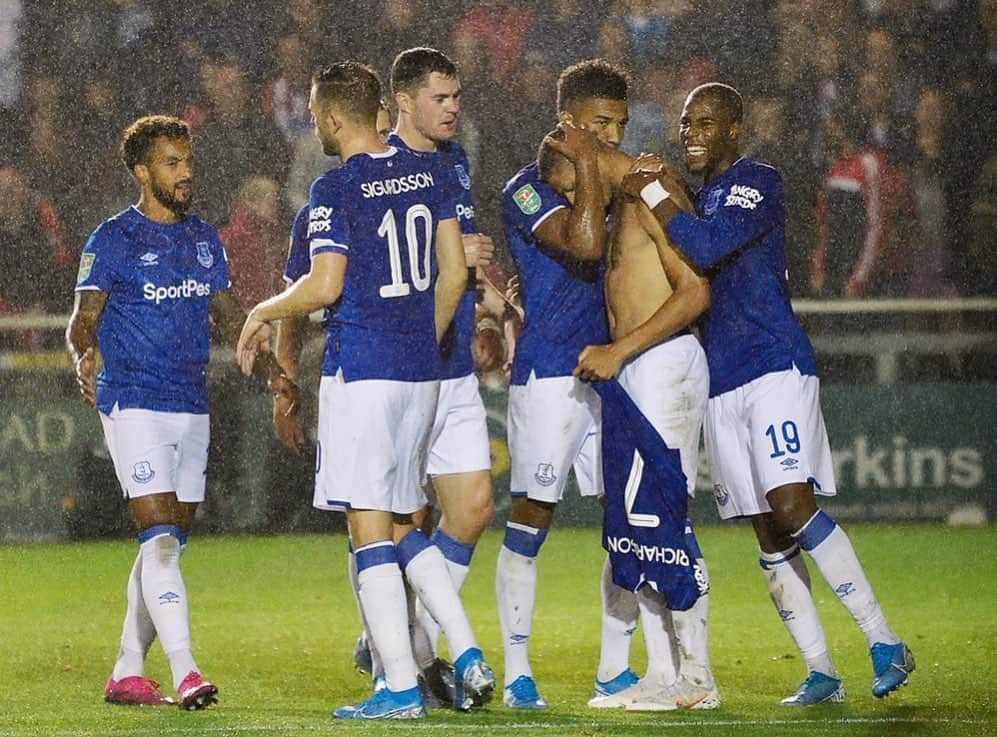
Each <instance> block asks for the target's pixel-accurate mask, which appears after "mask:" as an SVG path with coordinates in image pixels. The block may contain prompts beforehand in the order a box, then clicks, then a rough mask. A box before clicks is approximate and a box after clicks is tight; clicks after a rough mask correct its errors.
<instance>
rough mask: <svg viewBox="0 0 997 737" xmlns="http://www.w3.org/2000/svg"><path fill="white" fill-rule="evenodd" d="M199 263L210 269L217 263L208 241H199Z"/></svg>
mask: <svg viewBox="0 0 997 737" xmlns="http://www.w3.org/2000/svg"><path fill="white" fill-rule="evenodd" d="M196 245H197V263H199V264H201V266H203V267H204V268H206V269H210V268H211V267H212V266H213V265H214V263H215V257H214V256H212V255H211V248H210V247H209V246H208V242H207V241H198V242H197V244H196Z"/></svg>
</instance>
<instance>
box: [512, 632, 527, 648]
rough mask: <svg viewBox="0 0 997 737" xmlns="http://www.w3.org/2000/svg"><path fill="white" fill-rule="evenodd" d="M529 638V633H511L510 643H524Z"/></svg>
mask: <svg viewBox="0 0 997 737" xmlns="http://www.w3.org/2000/svg"><path fill="white" fill-rule="evenodd" d="M529 639H530V636H529V635H515V634H514V635H509V644H510V645H522V644H523V643H525V642H526V641H527V640H529Z"/></svg>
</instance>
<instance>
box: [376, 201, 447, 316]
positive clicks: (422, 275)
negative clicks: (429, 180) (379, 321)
mask: <svg viewBox="0 0 997 737" xmlns="http://www.w3.org/2000/svg"><path fill="white" fill-rule="evenodd" d="M420 225H421V226H422V227H421V228H420ZM420 231H421V232H420ZM377 234H378V235H379V236H381V237H382V238H384V239H385V240H386V241H387V242H388V258H389V261H390V264H391V283H390V284H385V285H384V286H382V287H381V289H380V291H379V294H380V295H381V296H382V297H384V298H389V297H406V296H408V294H409V293H410V292H411V291H412V290H411V287H410V286H409V283H408V282H406V281H405V276H404V275H403V274H402V254H401V248H400V244H399V242H398V223H397V222H396V220H395V213H394V211H393V210H388V211H387V212H385V213H384V217H383V218H381V225H380V227H378V229H377ZM432 243H433V215H432V213H431V212H430V211H429V208H428V207H426V206H425V205H423V204H421V203H420V204H416V205H412V207H410V208H409V209H408V210H407V211H406V213H405V245H406V246H407V249H408V267H409V268H408V270H409V278H410V279H411V282H412V286H414V287H415V288H416V291H418V292H425V291H426V290H427V289H429V285H430V282H431V281H432V280H431V273H430V272H431V267H430V252H429V249H430V247H431V246H432Z"/></svg>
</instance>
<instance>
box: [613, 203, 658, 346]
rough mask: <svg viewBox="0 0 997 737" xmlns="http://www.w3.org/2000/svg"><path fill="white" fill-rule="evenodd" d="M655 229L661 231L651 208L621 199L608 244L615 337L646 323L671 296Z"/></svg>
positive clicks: (615, 204) (614, 212)
mask: <svg viewBox="0 0 997 737" xmlns="http://www.w3.org/2000/svg"><path fill="white" fill-rule="evenodd" d="M651 229H657V230H658V231H659V232H660V230H661V228H660V226H659V225H658V223H657V221H656V220H655V219H654V216H653V215H651V213H650V212H648V210H647V208H646V207H644V206H643V205H641V204H640V203H638V202H636V201H634V200H625V199H623V198H617V200H616V201H615V202H614V203H613V209H612V214H611V216H610V233H609V239H608V244H607V247H606V309H607V311H608V313H609V328H610V332H611V336H612V338H613V339H614V340H615V339H616V338H618V337H619V336H621V335H626V334H627V333H629V332H631V331H633V330H634V328H636V327H637V326H639V325H641V324H642V323H644V322H645V321H646V320H647V319H648V318H649V317H651V315H652V314H654V312H655V311H656V310H657V309H658V307H660V306H661V304H662V303H663V302H664V301H665V300H666V299H668V297H669V296H670V295H671V293H672V285H671V284H670V283H669V281H668V277H667V275H666V274H665V270H664V268H663V267H662V265H661V258H660V257H659V255H658V249H657V246H656V245H655V242H654V240H653V239H652V238H651V236H650V235H649V231H650V230H651Z"/></svg>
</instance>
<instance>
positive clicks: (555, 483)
mask: <svg viewBox="0 0 997 737" xmlns="http://www.w3.org/2000/svg"><path fill="white" fill-rule="evenodd" d="M601 414H602V413H601V408H600V402H599V395H598V394H596V393H595V390H593V389H592V387H590V386H589V385H588V384H585V383H584V382H582V381H579V380H578V379H576V378H575V377H573V376H555V377H551V378H547V379H538V378H537V377H536V376H534V375H533V374H532V373H531V374H530V378H529V381H527V382H526V384H525V385H524V386H510V387H509V454H510V456H511V459H512V481H511V484H510V492H511V493H512V494H513V496H516V495H523V494H525V495H526V496H527V497H529V498H530V499H534V500H536V501H541V502H550V503H556V502H558V501H560V499H561V497H562V496H563V495H564V483H565V481H566V480H567V476H568V469H570V468H574V470H575V480H576V481H577V482H578V490H579V492H580V493H581V495H582V496H601V495H602V494H603V493H604V491H603V483H602V435H601V426H602V419H601Z"/></svg>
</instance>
